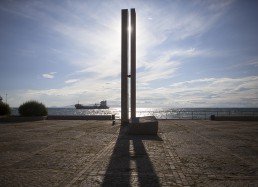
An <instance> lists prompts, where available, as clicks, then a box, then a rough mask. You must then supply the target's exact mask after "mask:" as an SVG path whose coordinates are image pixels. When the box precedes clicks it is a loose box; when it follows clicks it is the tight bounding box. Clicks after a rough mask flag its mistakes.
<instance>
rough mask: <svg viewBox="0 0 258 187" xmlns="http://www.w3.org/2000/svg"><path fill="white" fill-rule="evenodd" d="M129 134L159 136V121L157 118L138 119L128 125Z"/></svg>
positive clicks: (132, 120)
mask: <svg viewBox="0 0 258 187" xmlns="http://www.w3.org/2000/svg"><path fill="white" fill-rule="evenodd" d="M127 133H128V134H139V135H157V133H158V120H157V119H156V117H155V116H146V117H136V118H133V119H131V120H130V123H129V124H128V130H127Z"/></svg>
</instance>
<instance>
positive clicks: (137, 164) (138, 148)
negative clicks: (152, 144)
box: [102, 125, 162, 187]
mask: <svg viewBox="0 0 258 187" xmlns="http://www.w3.org/2000/svg"><path fill="white" fill-rule="evenodd" d="M126 128H127V126H126V125H124V126H121V128H120V132H119V136H118V139H117V141H116V144H115V147H114V150H113V153H112V156H111V159H110V162H109V165H108V168H107V171H106V174H105V176H104V180H103V183H102V186H103V187H106V186H124V187H128V186H132V185H133V186H135V185H137V186H157V187H158V186H161V185H160V181H159V178H158V176H157V174H156V173H155V170H154V168H153V165H152V163H151V160H150V158H149V156H148V154H147V151H146V149H145V147H144V144H143V141H142V140H152V141H153V140H154V141H162V139H161V138H160V137H159V136H153V135H128V134H126ZM130 143H131V145H132V146H130ZM137 181H138V182H137Z"/></svg>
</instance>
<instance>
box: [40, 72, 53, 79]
mask: <svg viewBox="0 0 258 187" xmlns="http://www.w3.org/2000/svg"><path fill="white" fill-rule="evenodd" d="M54 74H56V72H50V73H44V74H42V77H44V78H46V79H53V78H54V77H55V76H54Z"/></svg>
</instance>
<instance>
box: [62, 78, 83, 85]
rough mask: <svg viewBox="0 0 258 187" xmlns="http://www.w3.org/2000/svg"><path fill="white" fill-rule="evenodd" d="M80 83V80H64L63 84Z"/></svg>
mask: <svg viewBox="0 0 258 187" xmlns="http://www.w3.org/2000/svg"><path fill="white" fill-rule="evenodd" d="M78 81H80V79H69V80H66V81H65V83H66V84H71V83H75V82H78Z"/></svg>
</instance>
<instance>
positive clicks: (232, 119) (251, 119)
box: [211, 115, 258, 121]
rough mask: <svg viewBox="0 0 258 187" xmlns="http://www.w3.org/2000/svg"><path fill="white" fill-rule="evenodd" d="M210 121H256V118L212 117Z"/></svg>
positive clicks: (257, 119) (257, 118)
mask: <svg viewBox="0 0 258 187" xmlns="http://www.w3.org/2000/svg"><path fill="white" fill-rule="evenodd" d="M211 120H215V121H258V116H214V115H211Z"/></svg>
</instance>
